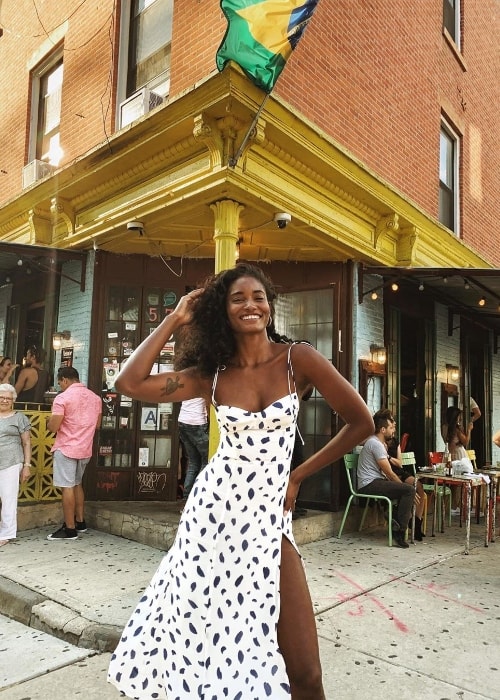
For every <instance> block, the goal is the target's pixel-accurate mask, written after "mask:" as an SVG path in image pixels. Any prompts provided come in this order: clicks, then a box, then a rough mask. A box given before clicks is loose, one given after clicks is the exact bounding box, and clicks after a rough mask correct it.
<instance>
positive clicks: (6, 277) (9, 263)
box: [0, 242, 87, 289]
mask: <svg viewBox="0 0 500 700" xmlns="http://www.w3.org/2000/svg"><path fill="white" fill-rule="evenodd" d="M86 259H87V253H85V252H82V251H77V250H59V249H57V248H49V247H46V246H37V245H22V244H18V243H5V242H0V286H1V285H3V284H8V283H9V282H12V283H13V282H14V281H15V280H16V279H18V277H19V276H21V275H26V274H32V273H35V272H45V273H54V274H61V272H60V263H62V262H65V261H67V260H78V261H80V262H81V263H82V265H81V269H80V279H78V280H77V279H74V280H73V278H71V277H70V278H69V279H72V280H73V281H74V282H77V283H78V284H80V287H81V288H82V289H83V287H84V275H85V262H86ZM62 276H63V277H67V275H62Z"/></svg>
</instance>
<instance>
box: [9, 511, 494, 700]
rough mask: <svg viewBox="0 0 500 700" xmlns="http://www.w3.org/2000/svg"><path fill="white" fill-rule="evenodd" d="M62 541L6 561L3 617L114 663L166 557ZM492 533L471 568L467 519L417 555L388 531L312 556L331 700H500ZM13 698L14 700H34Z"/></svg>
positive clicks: (41, 543)
mask: <svg viewBox="0 0 500 700" xmlns="http://www.w3.org/2000/svg"><path fill="white" fill-rule="evenodd" d="M52 529H53V528H39V529H37V530H30V531H26V532H21V533H20V534H19V538H18V540H17V541H16V542H15V543H12V544H9V545H6V546H5V547H2V548H1V549H0V612H1V613H4V614H6V615H7V616H9V617H12V618H14V619H16V620H18V621H20V622H22V623H24V624H25V625H29V626H31V628H35V629H38V630H43V631H49V632H51V633H52V634H53V635H55V636H59V637H60V638H61V639H64V640H65V641H66V642H70V643H71V644H74V645H76V646H78V647H80V648H86V649H94V650H98V651H99V652H110V651H112V649H113V648H114V646H115V644H116V641H117V640H118V637H119V635H120V633H121V630H122V628H123V626H124V625H125V623H126V621H127V619H128V617H129V615H130V612H131V610H132V608H133V607H134V606H135V604H136V602H137V601H138V599H139V597H140V594H141V593H142V591H143V589H144V587H145V586H146V585H147V583H148V582H149V580H150V578H151V575H152V574H153V572H154V571H155V569H156V567H157V565H158V563H159V561H160V560H161V558H162V556H163V552H161V551H160V550H157V549H153V548H151V547H148V546H146V545H143V544H139V543H137V542H132V541H130V540H126V539H123V538H120V537H116V536H114V535H110V534H106V533H102V532H98V531H96V530H89V532H88V533H86V534H84V535H82V536H81V537H80V538H79V539H78V540H76V541H68V542H50V541H47V540H46V539H45V537H46V535H47V534H48V533H49V532H50V531H52ZM483 533H484V526H483V525H482V524H481V525H475V524H474V525H472V528H471V551H470V554H469V555H468V556H466V555H464V554H463V543H464V537H465V533H464V530H463V529H460V528H459V527H458V521H457V519H456V518H454V522H453V525H452V528H451V529H447V531H446V533H444V534H438V535H437V536H436V537H435V538H431V537H429V536H428V537H427V538H425V541H424V542H423V543H417V544H416V545H411V546H410V548H409V549H407V550H402V549H399V548H396V547H392V548H389V547H388V546H387V537H386V533H385V531H384V530H383V529H381V528H379V529H376V530H366V531H363V532H361V533H353V534H349V533H348V534H346V535H344V536H343V537H342V539H340V540H338V539H337V538H329V539H326V540H321V541H317V542H311V543H309V544H305V545H302V546H301V552H302V555H303V557H304V559H305V563H306V568H307V574H308V580H309V585H310V589H311V595H312V599H313V603H314V608H315V611H316V614H317V622H318V631H319V635H320V647H321V655H322V661H323V667H324V676H325V690H326V697H327V698H329V699H332V700H333V699H334V698H335V700H351V699H353V698H357V697H368V696H370V697H371V698H373V699H374V700H378V699H379V698H380V699H382V698H385V699H386V700H392V698H394V700H396V698H397V699H398V700H399V699H400V698H412V699H413V698H415V697H419V696H420V697H425V698H436V699H450V700H451V699H452V698H460V699H461V700H476V699H477V700H479V698H482V699H483V700H484V698H489V699H490V700H497V699H500V662H499V658H500V656H499V655H500V644H499V636H500V635H499V629H500V628H499V624H498V620H499V617H500V615H499V612H498V611H499V609H500V576H499V571H500V541H498V542H497V543H496V544H490V546H489V547H488V548H485V547H484V544H483ZM14 645H15V641H14ZM2 646H3V645H2ZM5 653H6V652H5V651H4V650H3V651H2V655H4V654H5ZM9 653H12V654H14V655H17V658H19V657H21V656H22V654H23V653H24V650H23V649H22V648H21V647H20V648H19V649H17V650H16V649H15V648H13V649H11V650H10V652H9ZM82 653H83V655H84V656H85V655H86V654H87V652H83V649H82ZM106 657H109V655H108V653H105V654H104V655H103V656H102V657H95V658H100V659H101V661H100V662H96V661H93V662H92V663H89V669H91V668H94V669H95V668H96V663H97V667H98V668H99V672H98V673H99V674H103V669H105V668H106V665H107V658H106ZM14 658H15V656H14ZM91 661H92V660H91ZM68 663H70V659H69V658H68ZM90 673H91V672H90V671H89V674H90ZM92 674H93V681H95V670H94V671H92ZM104 675H105V674H104ZM28 677H29V676H26V678H28ZM99 682H101V679H100V678H99ZM102 682H103V687H104V686H106V684H105V682H104V678H103V679H102ZM32 683H34V681H32ZM30 685H31V683H30ZM70 687H71V686H70ZM79 687H80V690H81V685H80V686H79ZM106 687H107V686H106ZM0 688H1V686H0ZM21 688H22V686H20V688H19V692H21ZM3 692H5V693H7V694H9V693H10V695H7V694H6V695H5V697H6V700H7V698H17V697H27V696H26V693H25V694H24V695H23V694H22V693H21V694H20V695H17V694H15V692H14V689H8V690H6V691H3ZM3 692H2V691H1V690H0V693H1V694H2V697H3ZM49 696H50V697H51V698H52V700H59V698H61V700H62V698H68V697H81V695H80V694H78V693H76V694H75V695H73V696H72V695H71V694H69V695H68V694H67V693H66V695H64V694H63V693H62V691H61V695H58V694H57V693H56V694H54V693H52V694H50V695H47V697H49ZM30 697H35V696H32V695H30ZM83 697H90V696H88V695H87V696H85V694H83ZM96 697H97V696H96ZM102 697H104V696H102ZM107 697H114V695H113V694H109V696H108V695H107V694H106V698H107ZM116 697H118V693H116ZM245 700H247V699H245ZM252 700H253V699H252ZM258 700H260V699H258Z"/></svg>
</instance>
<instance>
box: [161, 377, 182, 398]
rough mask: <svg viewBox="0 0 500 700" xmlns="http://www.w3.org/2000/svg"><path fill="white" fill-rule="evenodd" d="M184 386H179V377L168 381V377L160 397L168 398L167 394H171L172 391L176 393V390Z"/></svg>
mask: <svg viewBox="0 0 500 700" xmlns="http://www.w3.org/2000/svg"><path fill="white" fill-rule="evenodd" d="M183 386H184V384H181V382H180V380H179V377H176V378H175V379H170V377H169V378H168V379H167V383H166V384H165V388H164V389H162V392H161V393H162V395H166V396H168V395H169V394H173V393H174V391H177V389H181V388H182V387H183Z"/></svg>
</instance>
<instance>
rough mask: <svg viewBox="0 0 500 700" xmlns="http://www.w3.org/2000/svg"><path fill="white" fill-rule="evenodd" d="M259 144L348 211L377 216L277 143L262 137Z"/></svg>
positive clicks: (368, 216) (373, 217)
mask: <svg viewBox="0 0 500 700" xmlns="http://www.w3.org/2000/svg"><path fill="white" fill-rule="evenodd" d="M259 146H262V147H263V148H264V149H265V151H266V152H268V153H270V154H272V155H273V156H274V157H275V158H278V159H279V160H281V161H283V163H285V164H286V165H287V166H289V168H293V169H294V170H296V171H297V173H299V174H300V175H303V176H305V177H307V178H308V179H309V180H311V182H314V183H316V184H318V185H321V187H323V188H324V189H325V190H328V191H329V192H331V194H333V195H334V196H335V197H337V198H338V199H339V200H340V201H342V202H343V204H344V206H345V207H346V208H348V209H349V210H350V211H352V212H355V213H356V214H358V215H359V214H360V213H363V214H364V215H366V217H367V218H369V219H371V220H375V221H376V220H377V218H378V217H379V213H378V212H377V211H375V210H374V209H372V208H371V207H369V206H368V205H367V204H365V203H364V202H361V200H359V199H358V198H357V197H354V195H352V194H350V193H349V192H347V191H346V190H344V189H343V188H342V187H340V186H339V185H336V184H335V183H334V182H332V180H331V179H329V178H326V177H323V176H322V175H321V174H320V173H318V172H317V171H316V170H313V169H312V168H311V167H309V166H308V165H305V164H304V163H303V162H302V161H301V160H299V159H298V158H296V157H295V156H294V155H293V154H291V153H288V152H286V151H285V150H283V149H282V148H281V147H280V146H278V145H277V144H275V143H272V142H271V141H269V140H268V139H263V141H262V142H261V143H259Z"/></svg>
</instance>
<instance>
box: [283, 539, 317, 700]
mask: <svg viewBox="0 0 500 700" xmlns="http://www.w3.org/2000/svg"><path fill="white" fill-rule="evenodd" d="M280 589H281V590H280V617H279V620H278V644H279V646H280V649H281V652H282V654H283V658H284V659H285V665H286V670H287V673H288V678H289V680H290V687H291V691H292V700H326V698H325V692H324V690H323V683H322V679H321V663H320V659H319V647H318V634H317V631H316V621H315V619H314V612H313V607H312V602H311V596H310V595H309V589H308V587H307V581H306V577H305V573H304V567H303V566H302V561H301V560H300V557H299V555H298V554H297V552H296V551H295V549H294V548H293V547H292V545H291V544H290V542H289V541H288V540H287V539H286V538H285V537H284V538H283V540H282V545H281V573H280Z"/></svg>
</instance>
